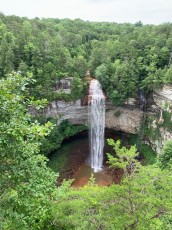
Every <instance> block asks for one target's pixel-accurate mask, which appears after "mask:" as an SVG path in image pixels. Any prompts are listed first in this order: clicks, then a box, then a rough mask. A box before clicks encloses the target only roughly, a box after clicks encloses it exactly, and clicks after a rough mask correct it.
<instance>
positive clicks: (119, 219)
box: [53, 166, 172, 230]
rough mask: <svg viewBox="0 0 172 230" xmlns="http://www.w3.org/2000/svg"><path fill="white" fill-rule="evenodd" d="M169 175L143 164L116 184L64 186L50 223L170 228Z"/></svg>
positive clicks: (65, 226)
mask: <svg viewBox="0 0 172 230" xmlns="http://www.w3.org/2000/svg"><path fill="white" fill-rule="evenodd" d="M171 179H172V177H171V174H169V173H168V171H164V172H162V171H161V170H160V169H159V168H157V167H155V166H146V167H140V168H139V171H137V172H134V173H133V174H132V177H126V178H124V179H123V181H122V182H121V183H120V184H113V185H111V186H108V187H106V186H105V187H99V186H97V185H95V184H94V183H89V184H88V185H86V186H84V187H83V188H78V189H75V188H69V187H67V190H65V191H67V192H66V193H65V195H64V193H62V194H61V195H60V193H59V196H58V199H57V204H58V205H56V204H55V205H54V207H53V216H54V225H55V226H56V228H57V229H66V230H67V229H81V230H82V229H83V230H84V229H93V230H95V229H105V230H109V229H110V230H113V229H119V230H120V229H145V230H146V229H157V230H161V229H170V226H171V219H170V218H171V217H170V215H171V212H172V200H171V188H172V185H171V183H170V181H171ZM91 180H92V179H91ZM62 187H63V186H62ZM60 191H61V188H60Z"/></svg>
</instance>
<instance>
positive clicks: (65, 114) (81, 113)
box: [44, 100, 143, 134]
mask: <svg viewBox="0 0 172 230" xmlns="http://www.w3.org/2000/svg"><path fill="white" fill-rule="evenodd" d="M44 115H45V116H46V117H58V118H59V122H61V121H62V120H65V119H68V120H69V122H70V123H72V124H86V125H87V124H88V107H87V106H82V105H81V101H80V100H78V101H76V102H64V101H53V102H51V103H50V104H49V105H48V106H47V107H46V108H45V109H44ZM142 115H143V112H142V111H141V110H139V109H136V108H134V107H132V106H131V107H115V106H114V105H112V104H111V103H110V102H106V117H105V126H106V128H110V129H114V130H116V131H123V132H125V133H133V134H135V133H137V132H138V131H139V129H140V124H141V120H142Z"/></svg>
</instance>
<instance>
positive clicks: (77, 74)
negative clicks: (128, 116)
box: [0, 14, 172, 105]
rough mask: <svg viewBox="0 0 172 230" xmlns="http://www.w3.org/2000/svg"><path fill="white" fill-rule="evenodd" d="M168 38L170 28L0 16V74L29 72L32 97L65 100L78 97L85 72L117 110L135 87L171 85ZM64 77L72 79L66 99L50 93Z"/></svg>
mask: <svg viewBox="0 0 172 230" xmlns="http://www.w3.org/2000/svg"><path fill="white" fill-rule="evenodd" d="M171 34H172V26H171V24H170V23H167V24H163V25H159V26H154V25H142V23H141V22H137V23H135V24H129V23H124V24H117V23H107V22H100V23H97V22H84V21H82V20H79V19H76V20H70V19H39V18H35V19H28V18H20V17H16V16H5V15H3V14H1V15H0V75H1V76H2V77H5V74H7V73H10V72H11V71H12V70H15V71H21V73H22V74H26V72H27V71H28V72H32V73H33V75H34V78H35V79H36V82H35V85H34V90H33V87H31V89H30V93H31V94H32V96H35V97H36V98H37V99H41V98H47V99H48V100H54V99H57V100H58V99H61V100H62V99H64V100H67V101H70V100H75V99H78V98H80V97H81V96H82V95H83V87H84V82H83V76H84V75H85V73H86V70H87V68H90V70H91V72H92V73H93V74H94V75H95V76H96V77H97V78H98V79H99V81H100V82H101V84H102V87H103V89H104V91H105V94H106V95H107V96H108V97H109V98H110V99H111V100H112V101H113V103H115V104H117V105H120V104H122V103H124V102H125V101H126V99H127V98H129V97H133V96H136V95H137V93H138V90H139V89H140V88H142V89H144V91H145V92H147V91H150V90H151V91H152V90H154V89H156V88H157V87H159V86H160V85H161V84H162V83H171V58H170V57H171V46H172V40H171ZM65 77H71V78H73V84H72V93H71V95H69V94H65V93H64V92H56V91H53V90H52V88H53V87H54V85H55V84H56V83H57V82H58V81H59V80H60V79H63V78H65ZM126 86H127V87H126Z"/></svg>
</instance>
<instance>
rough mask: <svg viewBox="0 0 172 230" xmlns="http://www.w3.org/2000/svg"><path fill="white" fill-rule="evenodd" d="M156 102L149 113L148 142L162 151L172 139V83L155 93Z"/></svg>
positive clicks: (155, 148) (156, 149)
mask: <svg viewBox="0 0 172 230" xmlns="http://www.w3.org/2000/svg"><path fill="white" fill-rule="evenodd" d="M153 102H154V104H153V105H152V106H151V111H150V112H149V113H147V118H148V131H149V133H148V135H147V136H145V139H146V141H147V143H149V145H150V146H151V147H152V148H153V149H154V150H155V151H156V152H157V153H160V152H161V149H162V147H163V146H164V144H165V142H166V141H168V140H172V116H171V112H172V85H164V86H163V87H162V88H161V89H158V90H156V91H155V92H154V94H153Z"/></svg>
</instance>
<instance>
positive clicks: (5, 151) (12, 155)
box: [0, 73, 56, 229]
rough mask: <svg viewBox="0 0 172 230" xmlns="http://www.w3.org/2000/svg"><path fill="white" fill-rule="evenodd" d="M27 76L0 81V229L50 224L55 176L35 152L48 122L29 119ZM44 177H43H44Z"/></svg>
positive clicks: (47, 126) (38, 227)
mask: <svg viewBox="0 0 172 230" xmlns="http://www.w3.org/2000/svg"><path fill="white" fill-rule="evenodd" d="M30 82H32V80H31V79H29V78H27V77H22V76H21V75H20V74H17V73H12V74H10V75H8V76H7V78H6V79H1V81H0V117H1V121H0V153H1V157H0V163H1V167H0V175H1V178H0V179H1V189H0V191H1V202H0V203H1V208H2V212H1V216H0V222H1V226H0V227H1V229H43V228H46V226H47V225H51V223H50V219H51V218H50V211H51V207H50V206H49V204H50V203H52V202H53V197H54V195H53V193H54V191H55V185H54V181H55V178H56V175H55V174H54V173H52V172H51V171H50V170H49V169H47V167H46V162H47V159H46V157H45V156H43V155H40V154H39V147H40V142H41V140H42V138H43V137H44V136H47V135H48V134H49V132H50V130H51V127H52V125H51V123H50V122H47V123H45V124H44V125H42V126H41V125H40V124H39V123H38V122H37V121H32V119H31V115H30V114H29V113H28V106H31V105H33V102H32V101H31V100H30V98H29V97H28V96H27V93H26V94H25V91H27V86H28V84H29V83H30ZM45 178H46V180H45Z"/></svg>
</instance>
